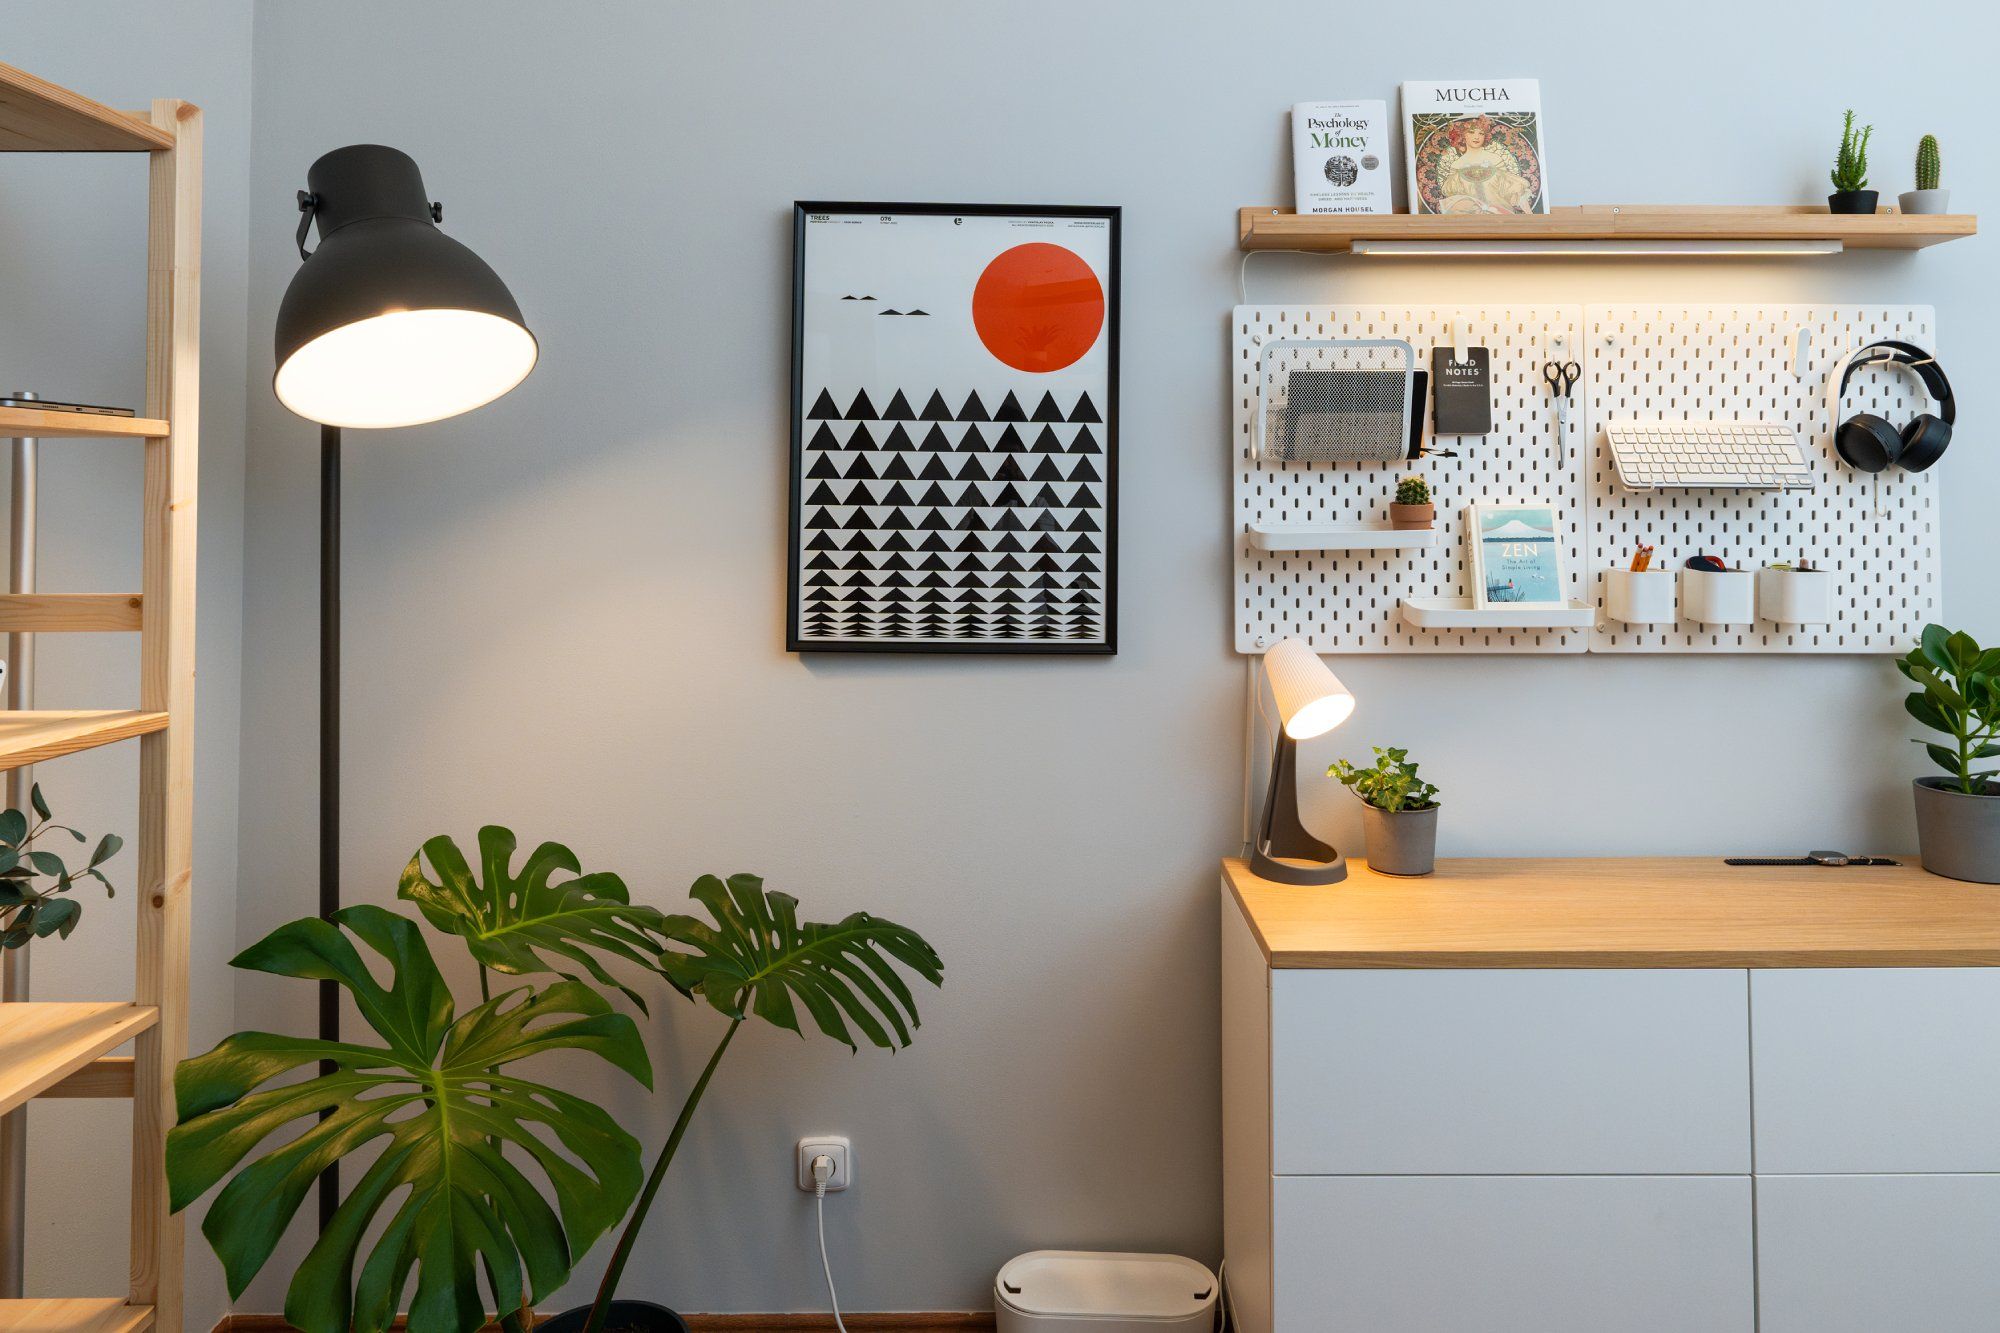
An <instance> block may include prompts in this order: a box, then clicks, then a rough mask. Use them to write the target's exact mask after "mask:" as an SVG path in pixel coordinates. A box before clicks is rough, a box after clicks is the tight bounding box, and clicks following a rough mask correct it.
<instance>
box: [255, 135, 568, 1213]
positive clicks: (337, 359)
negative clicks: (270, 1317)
mask: <svg viewBox="0 0 2000 1333" xmlns="http://www.w3.org/2000/svg"><path fill="white" fill-rule="evenodd" d="M306 187H307V188H306V189H304V190H301V191H300V192H299V234H298V244H299V258H300V259H302V260H304V261H305V263H304V264H303V265H301V266H300V268H299V271H298V272H297V273H296V274H294V275H293V277H292V284H291V286H290V287H288V288H286V289H285V299H284V300H283V301H282V302H280V303H279V306H278V329H277V350H278V372H277V375H276V377H275V379H274V380H273V383H272V387H273V388H274V389H275V390H276V392H277V395H278V401H279V402H281V403H283V404H284V405H285V406H286V407H288V408H290V409H291V410H292V411H294V412H296V413H298V414H299V415H300V416H302V417H305V418H307V419H308V420H311V421H317V422H319V423H320V431H319V447H320V473H319V478H320V501H319V505H320V538H319V541H320V547H319V559H320V571H319V626H320V643H319V910H320V915H321V916H331V915H332V914H333V913H335V912H337V911H339V910H340V432H341V429H342V428H343V427H348V426H352V427H355V428H356V429H367V430H377V429H381V428H383V427H387V426H415V425H421V424H422V423H424V422H426V421H441V420H443V419H444V418H446V417H455V416H457V415H459V414H460V413H461V412H470V411H471V410H472V409H473V408H475V407H480V406H483V405H485V404H487V403H490V402H492V401H493V400H494V399H495V398H498V397H500V396H501V395H502V394H504V393H506V392H507V391H508V390H510V389H512V388H513V387H514V386H515V385H517V384H519V383H520V382H521V381H522V380H524V379H526V378H527V377H528V372H529V371H531V370H533V369H534V368H535V357H536V355H537V351H538V349H537V347H536V345H535V336H534V335H533V334H532V333H529V332H528V328H527V324H526V322H525V321H523V320H522V318H521V308H520V307H519V306H518V305H516V304H515V303H514V297H513V295H512V293H510V292H509V291H508V290H507V285H506V284H505V283H503V282H501V281H500V278H499V275H498V274H496V273H494V271H493V270H492V269H490V268H488V267H487V266H486V262H485V261H484V260H482V259H481V258H480V257H479V256H478V255H476V254H474V253H472V251H470V250H468V249H466V248H465V247H464V246H463V245H460V244H459V243H458V242H457V241H454V240H452V239H451V238H450V237H449V236H446V235H445V234H444V233H443V232H441V231H439V230H438V229H437V224H438V223H439V222H442V221H443V220H444V206H443V205H441V204H434V203H432V202H430V196H428V195H427V194H425V193H424V182H423V177H422V176H421V175H419V174H418V172H417V164H416V163H415V162H414V161H413V160H411V158H410V156H409V155H408V154H407V153H401V152H398V151H397V150H395V149H394V148H384V147H382V146H381V145H380V144H354V145H352V146H351V147H347V148H337V149H335V150H334V151H333V152H331V153H328V154H327V155H326V156H324V157H322V158H321V159H320V160H319V161H317V162H315V163H313V164H312V168H311V170H309V171H307V172H306ZM315 220H317V221H318V223H319V248H318V249H317V250H313V251H307V249H306V234H307V232H308V231H309V230H310V229H311V228H312V225H313V223H314V221H315ZM319 1035H320V1036H321V1037H322V1038H324V1039H326V1040H328V1041H334V1040H338V1039H339V1036H340V990H339V987H338V986H337V985H336V984H335V983H333V982H331V981H322V982H321V983H320V989H319ZM339 1170H340V1169H339V1167H338V1166H330V1167H328V1168H327V1169H326V1171H325V1173H324V1174H322V1175H321V1176H320V1181H319V1216H320V1226H321V1228H322V1229H324V1228H325V1226H326V1224H327V1221H328V1220H329V1219H330V1218H331V1217H332V1216H333V1211H334V1209H335V1208H336V1207H337V1206H338V1205H339V1202H340V1175H339Z"/></svg>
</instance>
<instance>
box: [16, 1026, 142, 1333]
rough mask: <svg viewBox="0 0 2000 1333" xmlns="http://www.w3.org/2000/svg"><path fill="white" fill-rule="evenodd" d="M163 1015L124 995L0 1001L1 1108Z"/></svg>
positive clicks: (49, 1084) (63, 1075) (28, 1095)
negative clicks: (113, 998) (117, 997)
mask: <svg viewBox="0 0 2000 1333" xmlns="http://www.w3.org/2000/svg"><path fill="white" fill-rule="evenodd" d="M159 1016H160V1014H159V1010H157V1009H154V1008H152V1007H151V1006H150V1005H138V1004H127V1003H123V1002H120V1001H110V1002H103V1001H96V1002H90V1003H68V1002H58V1001H41V1000H34V1001H28V1002H25V1003H14V1004H0V1114H4V1113H5V1112H8V1111H11V1110H13V1109H14V1108H15V1107H17V1106H19V1105H20V1104H21V1103H23V1102H25V1101H27V1100H29V1099H30V1098H32V1097H35V1096H37V1095H38V1094H40V1093H42V1092H45V1091H47V1090H48V1089H49V1088H52V1087H54V1086H55V1085H56V1084H58V1083H60V1082H62V1081H63V1079H65V1078H67V1077H68V1076H69V1075H71V1074H73V1073H75V1072H76V1071H78V1070H80V1069H82V1068H84V1067H85V1066H87V1065H89V1064H90V1063H91V1062H92V1061H93V1060H95V1059H97V1057H98V1056H100V1055H103V1054H104V1053H105V1052H107V1051H110V1050H115V1049H116V1048H118V1047H119V1046H122V1045H124V1044H125V1043H126V1042H127V1041H129V1040H130V1039H131V1038H133V1037H135V1036H137V1035H138V1034H139V1033H141V1032H144V1031H145V1030H146V1029H147V1028H149V1027H151V1026H153V1024H154V1023H155V1022H156V1021H158V1019H159ZM6 1327H7V1325H5V1324H0V1330H4V1329H5V1328H6Z"/></svg>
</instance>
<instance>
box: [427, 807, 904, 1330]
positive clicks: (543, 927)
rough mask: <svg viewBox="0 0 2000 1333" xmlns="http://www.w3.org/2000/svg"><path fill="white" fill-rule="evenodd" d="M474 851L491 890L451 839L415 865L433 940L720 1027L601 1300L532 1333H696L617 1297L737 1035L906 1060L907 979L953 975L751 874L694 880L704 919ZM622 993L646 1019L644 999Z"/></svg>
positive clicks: (506, 969)
mask: <svg viewBox="0 0 2000 1333" xmlns="http://www.w3.org/2000/svg"><path fill="white" fill-rule="evenodd" d="M479 845H480V861H481V864H482V865H483V867H484V868H485V877H484V878H483V879H481V878H480V877H479V876H478V875H475V874H474V873H473V870H472V868H471V866H470V865H469V864H468V862H467V861H466V858H465V856H464V854H463V853H462V852H460V851H459V849H458V847H457V846H456V845H455V844H454V843H453V842H452V840H451V839H450V838H448V837H438V838H432V839H431V840H430V841H428V842H426V843H425V844H424V845H423V848H422V849H421V851H420V852H419V853H418V855H417V856H415V857H412V858H411V860H410V864H409V865H408V866H407V867H405V869H404V871H403V878H402V885H401V888H400V890H399V893H400V896H401V897H403V898H404V899H406V900H408V901H411V902H414V903H416V905H417V906H418V908H419V909H420V910H421V911H422V912H423V914H424V917H425V919H426V920H428V921H429V922H430V923H431V924H432V925H433V926H435V927H436V928H438V929H439V930H443V931H448V932H450V933H451V934H454V935H458V936H460V937H461V938H463V939H464V940H465V943H466V945H467V947H468V948H469V949H470V950H471V952H472V955H473V957H474V958H475V959H477V960H478V961H479V963H480V965H481V966H482V967H490V968H492V969H494V970H495V971H497V972H503V973H513V974H524V973H537V972H566V971H569V970H572V969H581V970H582V971H584V972H585V973H587V974H588V975H590V976H591V977H592V978H593V979H595V980H596V981H597V982H598V983H599V984H600V985H618V983H616V982H615V981H614V980H613V978H612V977H611V974H610V973H609V972H608V971H607V970H606V968H605V966H604V964H605V962H609V961H622V962H624V963H629V964H637V965H639V966H642V967H644V968H646V969H648V970H650V971H653V972H656V973H658V974H659V976H660V977H662V978H663V979H664V980H665V981H666V982H667V984H669V985H670V986H672V987H673V988H674V990H675V991H677V992H678V993H679V994H680V995H681V996H682V997H683V998H684V999H688V1000H693V1001H696V1002H698V1003H701V1004H704V1005H705V1006H706V1007H707V1008H708V1009H709V1010H710V1011H712V1012H713V1013H715V1014H717V1015H719V1016H720V1017H721V1018H722V1019H723V1020H725V1022H724V1025H723V1027H722V1029H721V1032H720V1034H719V1036H718V1038H717V1040H716V1043H715V1047H714V1049H713V1051H712V1052H711V1054H710V1055H709V1058H708V1062H707V1063H706V1064H705V1065H704V1066H703V1068H702V1071H701V1074H700V1075H699V1077H697V1078H696V1079H695V1081H694V1084H693V1085H692V1086H691V1087H690V1088H689V1089H688V1091H687V1093H686V1095H685V1096H684V1097H683V1098H682V1100H681V1106H680V1110H679V1113H678V1114H677V1115H676V1116H675V1118H674V1123H673V1127H672V1129H671V1130H669V1131H668V1134H667V1137H666V1140H665V1142H664V1143H663V1144H662V1145H661V1147H660V1149H659V1151H658V1153H657V1154H656V1155H655V1157H654V1159H653V1165H652V1168H651V1170H650V1171H649V1172H648V1173H647V1176H646V1180H645V1184H644V1186H643V1188H642V1189H641V1190H640V1192H639V1196H638V1204H637V1206H636V1207H635V1208H634V1209H633V1210H632V1214H631V1216H630V1217H628V1218H627V1219H626V1221H625V1226H624V1228H623V1230H621V1231H620V1233H619V1235H618V1240H617V1244H616V1246H615V1247H614V1248H613V1250H612V1253H611V1258H610V1261H609V1263H608V1264H607V1265H606V1267H605V1271H604V1277H603V1279H602V1281H601V1282H600V1283H599V1284H598V1290H597V1296H596V1299H595V1300H593V1301H592V1302H591V1304H590V1305H588V1306H582V1307H578V1308H576V1309H572V1310H566V1311H564V1312H562V1313H561V1314H558V1315H555V1316H554V1317H553V1318H550V1319H547V1320H544V1321H542V1322H541V1323H539V1324H537V1325H536V1326H535V1327H536V1329H537V1330H538V1333H584V1331H585V1330H587V1331H588V1333H686V1327H687V1326H686V1324H685V1323H684V1322H683V1321H682V1320H681V1318H680V1316H679V1315H677V1314H675V1313H674V1312H673V1311H671V1310H669V1309H666V1308H665V1307H663V1306H659V1305H654V1304H651V1303H649V1302H644V1301H631V1300H621V1299H619V1298H618V1286H619V1283H620V1280H621V1279H622V1278H623V1276H624V1273H625V1266H626V1264H627V1263H628V1262H629V1261H630V1259H631V1257H632V1251H633V1246H634V1244H635V1243H636V1242H637V1240H638V1238H639V1233H640V1231H641V1230H642V1229H643V1228H644V1226H645V1223H646V1218H647V1215H648V1214H649V1213H650V1211H651V1209H652V1207H653V1204H654V1202H655V1199H656V1197H657V1196H658V1194H659V1191H660V1186H661V1184H662V1182H663V1181H664V1180H665V1178H666V1175H667V1170H668V1168H669V1167H670V1166H672V1165H673V1161H674V1155H675V1154H676V1152H678V1151H679V1149H680V1146H681V1140H682V1139H683V1138H684V1137H685V1136H686V1134H687V1130H688V1126H689V1125H690V1124H691V1123H692V1122H693V1120H694V1115H695V1110H696V1108H697V1107H699V1106H700V1104H701V1100H702V1097H703V1096H704V1095H705V1094H706V1093H707V1091H708V1089H709V1086H710V1083H711V1082H712V1080H713V1079H714V1078H715V1074H716V1070H717V1068H718V1067H719V1066H720V1065H721V1064H722V1057H723V1056H724V1054H726V1053H727V1052H728V1050H729V1046H730V1043H731V1042H732V1041H734V1040H735V1038H736V1035H737V1032H738V1031H739V1030H740V1029H741V1028H742V1027H743V1025H744V1024H745V1023H747V1022H749V1021H750V1020H751V1019H753V1018H754V1019H757V1020H759V1021H760V1022H763V1023H768V1024H770V1025H772V1026H774V1027H778V1028H782V1029H784V1030H785V1031H787V1032H791V1033H793V1034H795V1035H798V1036H804V1035H805V1034H806V1030H807V1029H806V1027H805V1025H804V1024H803V1023H802V1022H801V1018H802V1017H804V1018H805V1019H808V1020H809V1021H810V1023H811V1025H812V1027H814V1028H816V1029H817V1030H818V1031H819V1032H820V1033H822V1034H823V1035H825V1036H827V1037H829V1038H831V1039H833V1040H834V1041H838V1042H840V1043H842V1044H843V1045H845V1046H847V1047H848V1048H849V1049H851V1050H852V1049H858V1040H857V1038H859V1039H860V1040H866V1041H867V1042H868V1043H869V1044H870V1045H872V1046H876V1047H880V1048H882V1049H884V1050H895V1049H897V1048H899V1047H905V1046H908V1045H909V1044H910V1042H911V1040H912V1038H913V1036H914V1033H915V1029H916V1028H917V1026H918V1018H917V1007H916V999H915V997H914V996H913V995H912V994H911V993H910V988H909V985H908V983H906V982H905V981H904V979H903V977H902V975H901V972H900V971H899V970H898V969H899V968H901V969H907V970H908V971H909V972H911V973H914V974H915V975H916V976H918V977H921V978H922V979H923V980H925V981H927V982H929V983H930V984H931V985H933V986H938V985H942V984H943V964H942V962H940V960H939V958H938V956H937V953H936V951H935V950H933V949H932V948H931V946H930V945H929V944H927V943H926V942H925V941H924V939H923V937H922V936H920V935H918V934H917V933H916V932H915V931H913V930H910V929H909V928H908V927H905V926H899V925H897V924H896V923H895V922H893V921H885V920H882V919H881V918H879V917H874V916H870V915H869V914H867V913H866V912H855V913H852V914H851V915H849V916H846V917H844V918H842V919H841V920H839V921H837V922H831V923H823V922H817V921H804V920H801V919H799V915H798V900H797V899H796V898H793V897H792V896H791V895H789V894H785V893H778V892H775V891H771V890H767V889H765V888H764V882H763V880H761V879H759V878H758V877H757V876H755V875H731V876H730V877H729V878H728V879H726V880H724V879H718V878H717V877H715V876H714V875H704V876H702V877H701V878H700V879H698V880H696V881H695V883H694V886H693V888H692V889H690V890H689V896H690V897H691V898H693V899H694V900H695V902H697V903H698V904H700V905H701V907H702V908H703V909H704V911H705V912H706V913H707V915H708V918H709V919H708V920H705V921H704V920H702V919H700V918H699V917H695V916H690V915H673V916H664V915H661V914H659V913H657V912H654V911H653V910H652V909H650V908H637V907H634V906H633V905H631V904H630V902H629V900H628V898H627V896H626V893H625V888H624V885H623V883H622V882H621V881H619V880H618V878H617V876H615V875H588V876H583V877H581V878H577V879H571V880H568V881H565V882H562V883H556V884H551V883H549V882H548V876H547V875H546V874H540V875H536V874H533V873H524V875H523V876H522V877H521V878H519V879H517V878H514V877H513V876H511V874H510V873H509V872H508V871H507V870H506V867H507V866H508V865H509V864H510V863H511V860H512V856H513V850H514V837H513V834H511V833H509V832H508V831H507V830H505V829H501V828H494V827H490V826H489V827H487V828H483V829H481V830H480V831H479ZM549 849H550V845H548V844H545V845H544V848H543V850H542V851H540V852H538V853H537V854H536V857H534V858H531V859H530V872H532V871H533V869H534V867H535V866H536V865H537V864H539V862H540V861H541V860H542V859H543V858H545V857H546V856H547V855H548V854H549ZM555 851H556V852H558V853H560V854H561V856H562V857H563V858H564V859H563V862H562V864H563V865H564V866H565V867H566V868H573V867H574V864H575V858H574V857H572V856H570V855H569V854H568V852H567V850H566V849H561V848H556V849H555ZM426 864H428V867H429V869H428V871H426ZM618 988H619V989H620V990H621V991H623V993H624V994H625V996H626V997H627V998H628V999H629V1000H630V1001H631V1002H632V1003H634V1004H636V1005H637V1006H638V1007H639V1008H640V1009H641V1010H642V1011H643V1010H644V1009H645V1000H644V997H643V996H641V995H639V994H638V993H637V992H636V991H633V990H631V989H629V988H627V987H624V986H622V985H620V986H618ZM801 1011H803V1015H802V1014H801Z"/></svg>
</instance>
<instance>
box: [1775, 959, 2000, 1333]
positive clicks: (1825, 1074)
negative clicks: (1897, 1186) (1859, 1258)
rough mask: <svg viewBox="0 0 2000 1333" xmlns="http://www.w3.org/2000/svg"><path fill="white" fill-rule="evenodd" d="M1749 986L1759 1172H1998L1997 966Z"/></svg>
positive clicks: (1803, 977) (1793, 977) (1853, 972)
mask: <svg viewBox="0 0 2000 1333" xmlns="http://www.w3.org/2000/svg"><path fill="white" fill-rule="evenodd" d="M1750 985H1751V995H1752V1002H1751V1003H1752V1010H1753V1013H1754V1015H1755V1024H1754V1026H1755V1036H1754V1039H1753V1040H1754V1044H1755V1049H1756V1070H1757V1169H1758V1170H1759V1171H1768V1172H1771V1173H1773V1174H1822V1173H1831V1174H1838V1173H1842V1172H1890V1173H1893V1172H1923V1171H1946V1172H1970V1171H2000V970H1996V969H1993V968H1983V967H1940V968H1799V969H1773V970H1768V971H1766V970H1760V971H1757V972H1754V973H1752V974H1751V982H1750ZM1996 1322H2000V1319H1997V1320H1996Z"/></svg>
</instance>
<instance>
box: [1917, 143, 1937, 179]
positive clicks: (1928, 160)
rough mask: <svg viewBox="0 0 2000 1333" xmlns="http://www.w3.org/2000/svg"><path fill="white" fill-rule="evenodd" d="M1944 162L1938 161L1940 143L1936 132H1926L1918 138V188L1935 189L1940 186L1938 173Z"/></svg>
mask: <svg viewBox="0 0 2000 1333" xmlns="http://www.w3.org/2000/svg"><path fill="white" fill-rule="evenodd" d="M1941 169H1942V164H1941V163H1940V162H1939V161H1938V143H1937V136H1936V135H1935V134H1926V135H1925V136H1924V137H1923V138H1921V139H1919V140H1917V188H1918V189H1919V190H1935V189H1937V187H1938V173H1939V172H1940V170H1941Z"/></svg>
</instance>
